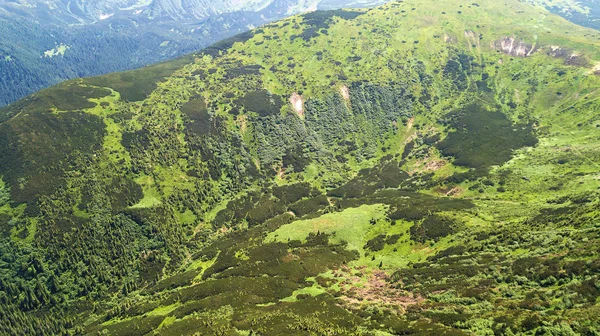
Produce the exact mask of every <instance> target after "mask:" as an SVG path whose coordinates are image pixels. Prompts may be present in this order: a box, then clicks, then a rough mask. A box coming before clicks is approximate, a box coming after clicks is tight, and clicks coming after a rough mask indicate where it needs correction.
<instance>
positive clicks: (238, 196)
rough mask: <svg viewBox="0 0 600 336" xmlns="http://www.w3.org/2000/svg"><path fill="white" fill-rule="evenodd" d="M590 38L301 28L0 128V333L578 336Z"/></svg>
mask: <svg viewBox="0 0 600 336" xmlns="http://www.w3.org/2000/svg"><path fill="white" fill-rule="evenodd" d="M599 37H600V33H599V32H598V31H595V30H592V29H588V28H583V27H581V26H577V25H574V24H572V23H570V22H568V21H567V20H565V19H563V18H561V17H560V16H557V15H554V14H552V13H550V12H548V11H547V9H545V8H544V7H542V6H538V5H532V4H531V3H528V2H523V1H516V0H515V1H513V0H507V1H502V2H500V1H492V0H480V1H477V2H476V3H468V4H467V3H464V2H462V1H455V0H444V1H436V2H432V1H426V0H406V1H402V2H393V3H389V4H386V5H383V6H380V7H377V8H374V9H356V10H332V11H316V12H311V13H308V14H304V15H299V16H293V17H290V18H288V19H285V20H282V21H278V22H275V23H271V24H268V25H265V26H263V27H261V28H258V29H254V30H252V31H251V32H248V33H244V34H242V35H237V36H235V37H233V38H230V39H227V40H223V41H221V42H219V43H217V44H214V45H212V46H210V47H208V48H205V49H204V50H202V51H200V52H196V53H193V54H189V55H187V56H184V57H181V58H179V59H176V60H173V61H169V62H165V63H160V64H156V65H153V66H148V67H145V68H142V69H138V70H133V71H127V72H121V73H113V74H109V75H104V76H99V77H91V78H85V79H74V80H70V81H66V82H63V83H61V84H59V85H56V86H54V87H52V88H49V89H47V90H43V91H40V92H38V93H36V94H33V95H31V96H28V97H27V98H25V99H23V100H20V101H18V102H17V103H15V104H11V105H9V106H7V107H4V108H3V109H1V110H0V157H1V160H0V176H1V177H2V178H1V182H0V334H7V335H31V334H35V335H55V334H58V335H63V334H73V335H80V334H89V335H154V334H156V335H193V334H200V335H212V334H215V335H224V334H227V335H229V334H231V335H237V334H240V335H257V334H258V335H327V334H337V335H407V334H414V335H465V334H475V335H492V334H494V335H577V334H580V335H595V334H597V333H598V325H600V320H599V316H600V314H599V310H600V306H599V304H598V302H599V299H598V298H599V297H600V259H599V251H598V246H600V245H599V243H600V234H599V229H600V227H599V223H600V211H599V209H600V206H599V205H600V204H599V203H600V166H599V165H600V146H599V144H600V117H599V115H598V113H597V111H598V109H599V106H598V104H599V102H600V91H599V89H598V88H599V87H600V77H599V76H600V75H599V74H600V72H599V70H598V61H600V40H599Z"/></svg>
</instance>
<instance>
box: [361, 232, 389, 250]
mask: <svg viewBox="0 0 600 336" xmlns="http://www.w3.org/2000/svg"><path fill="white" fill-rule="evenodd" d="M385 243H386V236H385V235H384V234H380V235H378V236H377V237H375V238H373V239H371V240H369V241H368V242H367V244H366V245H365V247H364V248H365V250H369V251H373V252H377V251H381V250H383V247H384V246H385Z"/></svg>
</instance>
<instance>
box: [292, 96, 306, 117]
mask: <svg viewBox="0 0 600 336" xmlns="http://www.w3.org/2000/svg"><path fill="white" fill-rule="evenodd" d="M290 103H291V104H292V108H293V109H294V112H296V114H297V115H298V116H299V117H301V118H302V117H304V98H303V97H302V96H301V95H299V94H297V93H296V92H294V93H292V95H291V96H290Z"/></svg>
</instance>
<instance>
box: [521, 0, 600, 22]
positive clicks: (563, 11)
mask: <svg viewBox="0 0 600 336" xmlns="http://www.w3.org/2000/svg"><path fill="white" fill-rule="evenodd" d="M529 1H531V2H533V3H535V4H537V5H542V6H544V7H546V8H547V9H548V10H550V11H551V12H552V13H555V14H557V15H560V16H562V17H564V18H565V19H567V20H569V21H571V22H574V23H576V24H579V25H582V26H584V27H590V28H594V29H600V2H599V1H597V0H577V1H572V0H557V1H549V0H529Z"/></svg>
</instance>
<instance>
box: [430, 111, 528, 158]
mask: <svg viewBox="0 0 600 336" xmlns="http://www.w3.org/2000/svg"><path fill="white" fill-rule="evenodd" d="M442 123H443V124H444V125H446V126H449V127H452V129H453V131H452V132H450V133H449V134H448V136H447V137H446V138H445V139H444V140H442V141H441V142H438V143H437V145H436V147H437V148H438V149H439V150H440V151H441V152H442V154H443V155H445V156H453V157H454V158H455V160H454V164H456V165H459V166H464V167H469V168H479V169H483V168H487V167H490V166H493V165H500V164H502V163H504V162H507V161H508V160H510V159H511V157H512V154H513V151H515V150H516V149H519V148H522V147H525V146H535V144H536V143H537V139H536V138H535V136H534V135H533V130H532V125H531V124H529V125H513V124H512V123H511V122H510V120H508V118H507V117H506V116H505V115H504V114H503V113H501V112H490V111H487V110H485V109H484V108H483V107H482V106H479V105H469V106H466V107H464V108H462V109H460V110H458V111H455V112H451V113H450V114H448V115H447V116H446V117H445V120H443V121H442Z"/></svg>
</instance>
